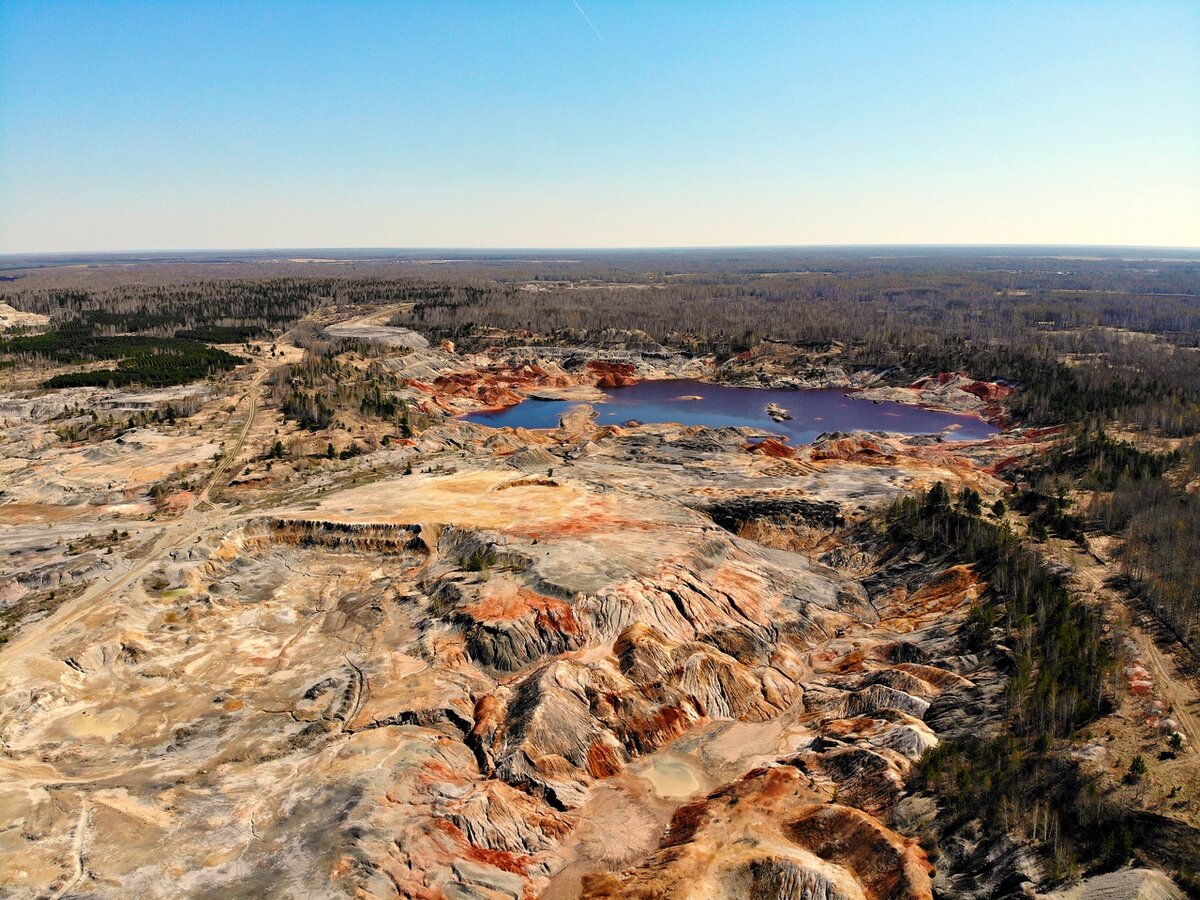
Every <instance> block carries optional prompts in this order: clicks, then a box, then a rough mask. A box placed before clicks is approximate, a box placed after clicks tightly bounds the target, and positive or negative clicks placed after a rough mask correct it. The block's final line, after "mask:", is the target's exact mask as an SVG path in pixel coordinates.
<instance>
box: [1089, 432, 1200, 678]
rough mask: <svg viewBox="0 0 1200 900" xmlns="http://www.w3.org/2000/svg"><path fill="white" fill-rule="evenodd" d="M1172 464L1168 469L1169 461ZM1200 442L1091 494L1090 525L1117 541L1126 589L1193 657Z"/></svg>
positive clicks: (1198, 634)
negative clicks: (1196, 484) (1140, 599)
mask: <svg viewBox="0 0 1200 900" xmlns="http://www.w3.org/2000/svg"><path fill="white" fill-rule="evenodd" d="M1171 466H1175V469H1174V470H1171V469H1170V468H1169V467H1171ZM1198 477H1200V442H1194V443H1193V444H1192V445H1191V447H1190V448H1189V449H1188V451H1187V452H1186V453H1184V452H1175V453H1170V454H1157V455H1154V456H1153V462H1151V463H1149V464H1142V465H1140V466H1137V467H1131V468H1128V469H1126V470H1124V471H1122V472H1121V473H1120V475H1119V477H1117V478H1116V479H1115V480H1113V481H1112V482H1111V484H1108V485H1105V487H1106V488H1107V490H1106V491H1104V492H1098V493H1096V494H1095V495H1093V497H1092V500H1091V502H1090V504H1089V510H1088V512H1089V515H1090V517H1091V522H1092V524H1093V526H1094V527H1096V528H1098V529H1100V530H1102V531H1104V532H1107V533H1108V534H1113V535H1118V536H1120V537H1121V538H1122V539H1123V543H1122V545H1121V548H1120V550H1119V552H1118V554H1117V558H1118V560H1119V561H1120V564H1121V567H1122V571H1123V572H1124V574H1125V575H1126V576H1127V577H1128V578H1129V579H1130V584H1131V587H1132V589H1133V590H1134V591H1135V592H1136V593H1138V594H1140V595H1141V596H1142V597H1144V598H1145V600H1146V602H1147V603H1148V604H1149V605H1150V608H1151V609H1152V610H1153V611H1154V613H1155V615H1157V616H1158V618H1159V620H1160V621H1161V622H1162V623H1163V624H1164V625H1166V626H1167V628H1168V629H1169V630H1170V631H1171V632H1173V633H1174V634H1175V636H1176V637H1177V638H1178V639H1179V640H1180V641H1181V642H1182V643H1183V644H1184V645H1186V646H1187V647H1188V648H1189V649H1190V650H1191V652H1192V653H1193V654H1194V655H1196V656H1200V497H1198V496H1197V495H1196V493H1195V492H1194V491H1189V490H1188V489H1187V488H1188V485H1189V484H1191V483H1192V482H1194V481H1195V480H1196V479H1197V478H1198Z"/></svg>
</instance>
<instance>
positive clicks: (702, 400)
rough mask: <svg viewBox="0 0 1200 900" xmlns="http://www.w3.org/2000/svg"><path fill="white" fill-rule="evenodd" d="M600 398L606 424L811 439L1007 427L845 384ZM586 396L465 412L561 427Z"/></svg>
mask: <svg viewBox="0 0 1200 900" xmlns="http://www.w3.org/2000/svg"><path fill="white" fill-rule="evenodd" d="M605 394H607V396H608V399H607V400H605V401H604V402H603V403H595V404H593V406H594V407H595V409H596V412H597V413H598V419H599V421H600V423H601V424H606V425H607V424H623V423H625V422H628V421H631V420H633V421H637V422H656V423H659V422H678V423H679V424H681V425H707V426H709V427H710V428H719V427H723V426H741V425H744V426H750V427H752V428H759V429H762V430H763V431H769V432H771V433H773V434H779V435H784V436H786V437H787V438H789V439H790V441H791V443H793V444H804V443H809V442H811V441H812V440H813V439H814V438H816V437H817V436H818V435H819V434H821V433H822V432H826V431H894V432H899V433H901V434H943V433H944V434H945V436H946V437H947V438H949V439H952V440H978V439H982V438H987V437H990V436H991V435H993V434H996V433H997V432H998V431H999V429H998V428H996V427H995V426H994V425H990V424H988V423H987V422H984V421H982V420H980V419H977V418H975V417H974V416H964V415H954V414H953V413H945V412H936V411H934V410H930V409H922V408H921V407H919V406H907V405H902V404H898V403H875V402H873V401H871V400H862V399H857V398H853V397H846V396H845V395H844V394H843V392H842V391H841V390H840V389H836V388H833V389H828V390H816V391H791V390H787V391H780V390H769V391H767V390H761V391H760V390H756V389H753V388H737V387H728V386H726V385H720V384H706V383H704V382H702V381H691V380H675V381H643V382H641V383H639V384H635V385H633V386H632V387H625V388H612V389H609V390H606V391H605ZM769 403H775V404H778V405H779V406H781V407H783V408H784V409H786V410H787V411H788V412H789V413H790V414H791V416H792V418H791V419H790V420H788V421H783V422H775V421H773V420H772V419H771V417H770V416H768V415H767V411H766V407H767V404H769ZM578 405H579V404H578V403H572V402H567V401H559V400H553V401H543V400H526V401H525V402H524V403H520V404H518V405H517V406H510V407H508V408H507V409H502V410H494V411H489V412H477V413H472V414H470V415H468V416H465V417H464V418H466V419H467V421H470V422H478V423H479V424H481V425H491V426H492V427H494V428H503V427H510V428H556V427H557V426H558V419H559V417H560V416H561V415H562V414H563V413H565V412H566V411H567V410H569V409H571V408H572V407H574V406H578Z"/></svg>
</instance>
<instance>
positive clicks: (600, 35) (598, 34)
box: [571, 0, 608, 44]
mask: <svg viewBox="0 0 1200 900" xmlns="http://www.w3.org/2000/svg"><path fill="white" fill-rule="evenodd" d="M571 2H572V3H574V4H575V8H576V9H577V10H579V14H580V15H581V16H583V21H585V22H587V23H588V28H590V29H592V31H593V32H595V34H596V37H598V38H599V39H600V43H602V44H607V43H608V41H606V40H605V39H604V35H602V34H601V33H600V32H599V31H597V30H596V26H595V25H593V24H592V20H591V19H589V18H588V14H587V13H585V12H584V11H583V7H582V6H580V5H579V0H571Z"/></svg>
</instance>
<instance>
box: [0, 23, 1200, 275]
mask: <svg viewBox="0 0 1200 900" xmlns="http://www.w3.org/2000/svg"><path fill="white" fill-rule="evenodd" d="M0 196H2V197H3V201H2V202H0V252H3V253H6V254H23V255H28V254H35V253H55V252H66V253H103V252H116V253H122V252H160V251H161V252H183V251H182V249H176V248H186V249H187V250H190V251H216V252H222V251H229V250H249V249H270V248H275V249H311V248H324V249H332V248H340V249H351V248H405V249H430V250H438V249H455V248H459V249H462V248H470V249H477V250H504V249H514V248H537V249H608V250H617V249H649V248H669V249H680V248H701V249H702V248H728V247H845V246H1081V247H1098V246H1117V247H1177V248H1184V247H1196V246H1200V5H1197V4H1193V3H1186V2H1171V0H1158V2H1152V3H1137V4H1135V3H1111V4H1104V5H1095V6H1089V7H1080V6H1078V5H1075V4H1068V3H1035V2H1032V0H1025V2H1014V3H1009V4H986V3H975V4H955V5H946V4H932V3H920V4H911V5H903V6H902V5H895V4H885V3H873V2H863V3H853V4H841V3H837V4H835V3H804V4H793V3H782V2H770V3H764V4H758V5H755V6H753V7H744V6H742V5H735V4H726V3H713V4H704V5H695V4H683V3H664V4H656V5H654V6H653V7H646V6H643V5H637V4H632V3H625V2H607V3H606V2H600V0H580V3H579V4H578V5H577V4H576V3H575V2H574V0H538V2H531V3H528V4H521V5H515V6H495V7H492V6H477V5H473V4H455V3H450V4H435V3H426V2H413V3H406V4H394V5H384V4H373V3H364V4H352V5H345V4H331V3H324V2H306V3H296V4H287V5H279V4H269V3H263V2H251V3H246V4H242V5H238V6H227V5H196V6H190V5H183V4H152V5H145V4H138V3H132V2H113V3H108V4H103V5H99V4H94V3H79V2H62V3H54V4H43V3H34V2H29V0H11V2H8V3H5V4H2V5H0ZM148 248H155V250H154V251H151V250H149V249H148Z"/></svg>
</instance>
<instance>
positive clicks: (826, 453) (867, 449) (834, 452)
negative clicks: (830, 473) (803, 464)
mask: <svg viewBox="0 0 1200 900" xmlns="http://www.w3.org/2000/svg"><path fill="white" fill-rule="evenodd" d="M811 458H812V459H813V460H823V459H837V460H851V461H854V462H866V461H872V460H884V459H888V458H890V454H889V452H888V450H886V449H885V448H884V447H883V446H882V445H881V444H880V443H879V442H878V441H876V440H874V439H872V438H868V437H865V436H862V435H854V436H852V437H839V438H833V439H831V440H825V441H820V442H819V443H817V444H814V445H813V448H812V453H811Z"/></svg>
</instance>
